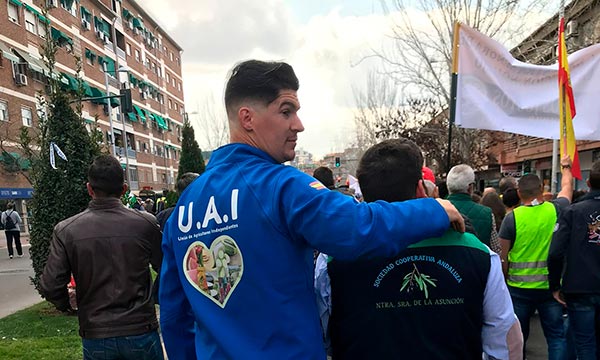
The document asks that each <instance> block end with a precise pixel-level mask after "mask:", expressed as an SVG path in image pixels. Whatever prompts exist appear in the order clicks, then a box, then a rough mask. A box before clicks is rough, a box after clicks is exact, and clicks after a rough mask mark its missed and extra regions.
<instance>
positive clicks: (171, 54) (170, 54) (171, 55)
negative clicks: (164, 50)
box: [169, 51, 173, 61]
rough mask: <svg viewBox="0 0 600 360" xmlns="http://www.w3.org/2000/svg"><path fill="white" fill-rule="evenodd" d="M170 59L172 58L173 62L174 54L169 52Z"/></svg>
mask: <svg viewBox="0 0 600 360" xmlns="http://www.w3.org/2000/svg"><path fill="white" fill-rule="evenodd" d="M169 58H171V61H173V53H172V52H170V51H169Z"/></svg>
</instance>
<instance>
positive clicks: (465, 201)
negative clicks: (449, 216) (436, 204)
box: [448, 194, 492, 246]
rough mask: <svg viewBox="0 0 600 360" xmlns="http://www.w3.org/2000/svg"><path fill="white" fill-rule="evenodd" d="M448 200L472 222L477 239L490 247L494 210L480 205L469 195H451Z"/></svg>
mask: <svg viewBox="0 0 600 360" xmlns="http://www.w3.org/2000/svg"><path fill="white" fill-rule="evenodd" d="M448 200H450V202H451V203H452V204H453V205H454V206H456V208H457V209H458V211H460V213H461V214H463V215H465V216H466V217H468V218H469V220H471V223H472V224H473V227H474V228H475V231H477V237H478V238H479V240H481V242H482V243H484V244H486V245H487V246H490V238H491V236H492V209H490V208H489V207H487V206H483V205H480V204H478V203H476V202H475V201H473V200H472V199H471V196H470V195H467V194H450V195H449V196H448Z"/></svg>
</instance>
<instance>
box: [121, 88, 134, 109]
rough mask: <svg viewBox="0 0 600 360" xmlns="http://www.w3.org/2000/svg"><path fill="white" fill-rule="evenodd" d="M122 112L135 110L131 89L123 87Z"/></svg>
mask: <svg viewBox="0 0 600 360" xmlns="http://www.w3.org/2000/svg"><path fill="white" fill-rule="evenodd" d="M120 95H121V113H122V114H127V113H130V112H133V103H132V101H131V89H121V94H120Z"/></svg>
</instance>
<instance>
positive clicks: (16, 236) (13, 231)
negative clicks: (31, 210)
mask: <svg viewBox="0 0 600 360" xmlns="http://www.w3.org/2000/svg"><path fill="white" fill-rule="evenodd" d="M0 220H1V221H2V225H3V226H4V234H5V235H6V244H7V245H8V257H9V259H12V258H13V254H14V253H13V240H14V241H15V245H16V247H17V256H18V257H23V249H22V248H21V228H20V227H19V224H21V217H20V216H19V213H18V212H16V211H15V203H14V202H12V201H10V202H9V203H8V204H7V205H6V211H4V212H3V213H2V217H1V219H0Z"/></svg>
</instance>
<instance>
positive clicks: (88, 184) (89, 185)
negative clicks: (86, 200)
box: [85, 182, 94, 199]
mask: <svg viewBox="0 0 600 360" xmlns="http://www.w3.org/2000/svg"><path fill="white" fill-rule="evenodd" d="M85 187H86V188H87V191H88V194H89V195H90V196H91V197H92V199H93V198H94V189H93V188H92V185H91V184H90V183H89V182H88V183H86V184H85Z"/></svg>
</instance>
